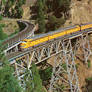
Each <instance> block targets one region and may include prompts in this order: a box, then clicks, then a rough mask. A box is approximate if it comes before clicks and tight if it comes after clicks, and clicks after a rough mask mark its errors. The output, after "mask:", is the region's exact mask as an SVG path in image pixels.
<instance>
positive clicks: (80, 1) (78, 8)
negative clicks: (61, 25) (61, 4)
mask: <svg viewBox="0 0 92 92" xmlns="http://www.w3.org/2000/svg"><path fill="white" fill-rule="evenodd" d="M87 22H92V0H71V6H70V18H69V20H67V22H66V24H67V25H70V24H81V23H87Z"/></svg>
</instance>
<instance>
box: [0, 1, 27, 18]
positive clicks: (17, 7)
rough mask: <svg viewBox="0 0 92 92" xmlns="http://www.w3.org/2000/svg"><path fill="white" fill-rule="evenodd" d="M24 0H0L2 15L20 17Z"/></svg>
mask: <svg viewBox="0 0 92 92" xmlns="http://www.w3.org/2000/svg"><path fill="white" fill-rule="evenodd" d="M25 2H26V0H2V1H1V4H0V12H1V13H2V15H3V16H6V17H11V18H21V17H22V15H23V9H22V5H23V4H25Z"/></svg>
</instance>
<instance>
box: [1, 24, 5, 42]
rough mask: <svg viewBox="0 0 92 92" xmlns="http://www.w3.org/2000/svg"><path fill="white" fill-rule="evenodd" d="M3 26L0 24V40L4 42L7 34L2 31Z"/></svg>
mask: <svg viewBox="0 0 92 92" xmlns="http://www.w3.org/2000/svg"><path fill="white" fill-rule="evenodd" d="M4 26H5V25H4V24H0V40H4V39H6V38H7V34H5V33H4V32H3V29H2V27H4Z"/></svg>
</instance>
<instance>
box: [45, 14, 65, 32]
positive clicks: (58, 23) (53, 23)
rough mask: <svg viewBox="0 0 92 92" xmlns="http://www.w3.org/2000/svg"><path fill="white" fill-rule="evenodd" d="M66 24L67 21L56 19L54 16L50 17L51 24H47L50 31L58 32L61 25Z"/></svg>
mask: <svg viewBox="0 0 92 92" xmlns="http://www.w3.org/2000/svg"><path fill="white" fill-rule="evenodd" d="M64 23H65V19H64V18H56V17H55V16H54V15H53V16H50V17H49V22H48V24H47V28H48V29H49V30H56V29H58V28H59V27H61V25H63V24H64Z"/></svg>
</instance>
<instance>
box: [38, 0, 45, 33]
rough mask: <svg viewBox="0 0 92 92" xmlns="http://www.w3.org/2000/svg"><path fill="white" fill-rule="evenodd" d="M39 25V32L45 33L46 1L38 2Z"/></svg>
mask: <svg viewBox="0 0 92 92" xmlns="http://www.w3.org/2000/svg"><path fill="white" fill-rule="evenodd" d="M37 8H38V11H37V23H38V25H39V32H41V33H44V32H45V31H46V30H45V16H44V0H37Z"/></svg>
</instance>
